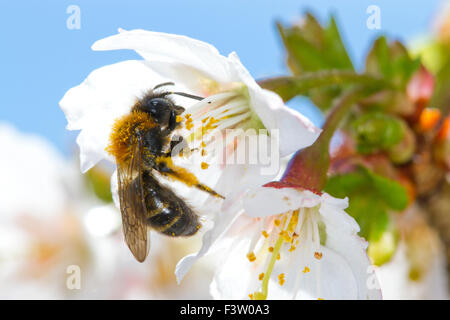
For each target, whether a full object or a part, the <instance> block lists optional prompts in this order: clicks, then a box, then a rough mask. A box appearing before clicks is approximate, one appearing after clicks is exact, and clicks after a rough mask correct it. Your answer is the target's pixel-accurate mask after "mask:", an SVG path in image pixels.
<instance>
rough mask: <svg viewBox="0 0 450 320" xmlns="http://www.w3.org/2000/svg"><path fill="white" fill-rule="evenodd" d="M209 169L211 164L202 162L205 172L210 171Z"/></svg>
mask: <svg viewBox="0 0 450 320" xmlns="http://www.w3.org/2000/svg"><path fill="white" fill-rule="evenodd" d="M208 167H209V164H207V163H206V162H202V164H201V168H202V169H203V170H206V169H208Z"/></svg>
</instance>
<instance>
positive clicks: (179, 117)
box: [175, 116, 183, 122]
mask: <svg viewBox="0 0 450 320" xmlns="http://www.w3.org/2000/svg"><path fill="white" fill-rule="evenodd" d="M175 121H176V122H181V121H183V117H182V116H177V117H176V118H175Z"/></svg>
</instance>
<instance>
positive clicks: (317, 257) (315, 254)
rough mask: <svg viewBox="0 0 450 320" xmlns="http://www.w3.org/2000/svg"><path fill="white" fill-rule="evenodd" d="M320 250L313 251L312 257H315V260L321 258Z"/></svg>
mask: <svg viewBox="0 0 450 320" xmlns="http://www.w3.org/2000/svg"><path fill="white" fill-rule="evenodd" d="M322 255H323V254H322V252H314V258H316V259H317V260H320V259H322Z"/></svg>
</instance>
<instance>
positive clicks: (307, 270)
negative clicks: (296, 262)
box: [302, 267, 311, 273]
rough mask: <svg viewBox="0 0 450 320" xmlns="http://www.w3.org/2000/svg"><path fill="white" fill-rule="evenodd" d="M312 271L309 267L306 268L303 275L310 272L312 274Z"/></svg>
mask: <svg viewBox="0 0 450 320" xmlns="http://www.w3.org/2000/svg"><path fill="white" fill-rule="evenodd" d="M310 271H311V270H310V269H309V268H308V267H305V269H303V271H302V272H303V273H308V272H310Z"/></svg>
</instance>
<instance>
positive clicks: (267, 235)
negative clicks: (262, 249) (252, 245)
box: [261, 230, 269, 238]
mask: <svg viewBox="0 0 450 320" xmlns="http://www.w3.org/2000/svg"><path fill="white" fill-rule="evenodd" d="M261 233H262V235H263V237H264V238H268V237H269V234H268V233H267V231H266V230H263V232H261Z"/></svg>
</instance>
